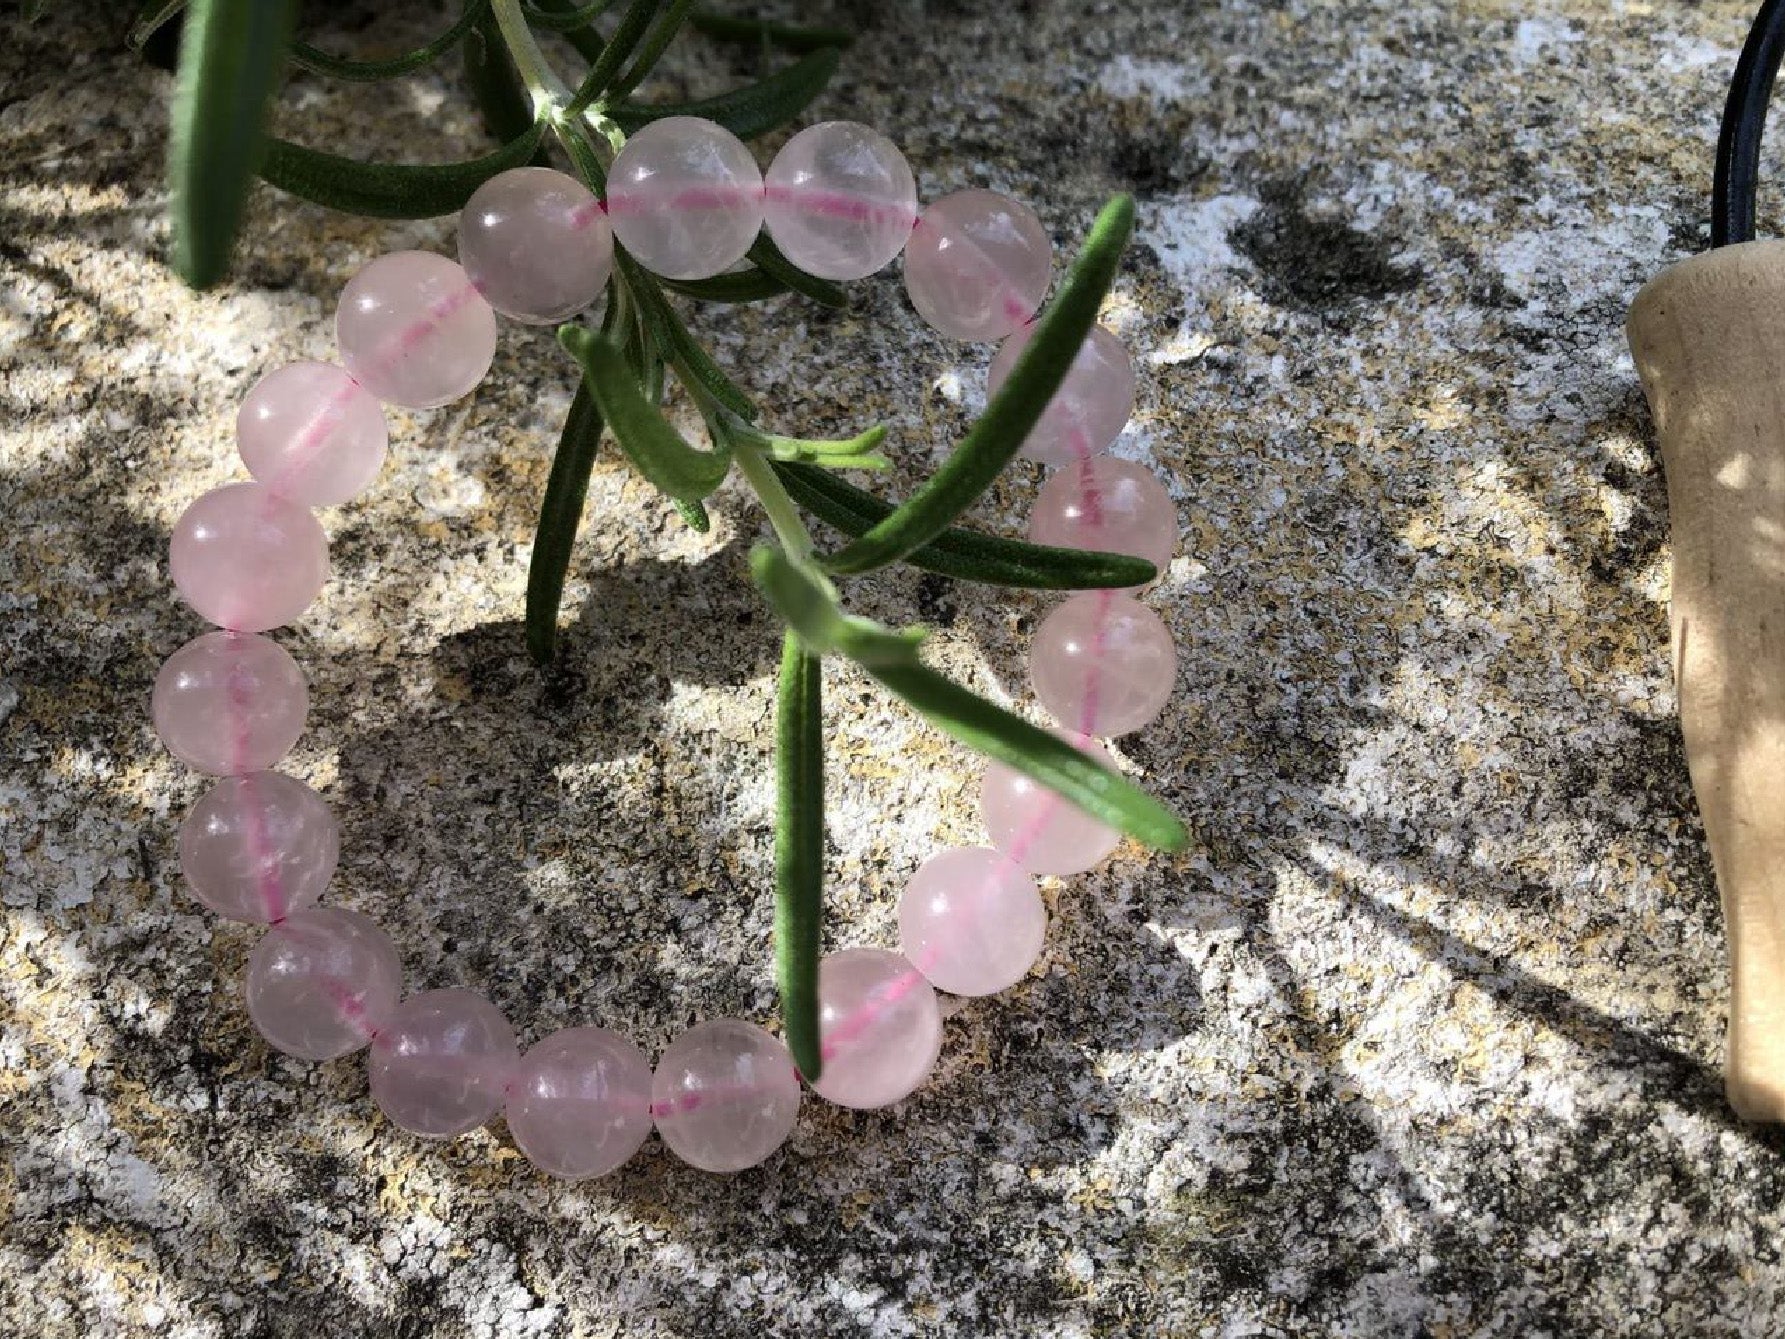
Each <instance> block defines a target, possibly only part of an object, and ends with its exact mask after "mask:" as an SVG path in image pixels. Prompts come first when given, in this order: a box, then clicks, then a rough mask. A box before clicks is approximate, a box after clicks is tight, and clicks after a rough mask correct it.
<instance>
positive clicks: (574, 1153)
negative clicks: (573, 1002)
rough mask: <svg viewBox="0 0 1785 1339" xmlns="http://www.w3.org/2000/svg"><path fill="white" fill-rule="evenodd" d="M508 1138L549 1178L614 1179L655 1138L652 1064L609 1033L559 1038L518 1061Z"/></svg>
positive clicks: (578, 1032)
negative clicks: (609, 1175)
mask: <svg viewBox="0 0 1785 1339" xmlns="http://www.w3.org/2000/svg"><path fill="white" fill-rule="evenodd" d="M508 1130H509V1133H510V1134H512V1135H513V1136H514V1141H515V1143H517V1144H519V1145H520V1148H521V1152H523V1153H525V1154H526V1155H527V1157H528V1158H529V1159H530V1160H531V1161H532V1163H533V1165H534V1166H535V1167H537V1168H539V1170H540V1171H542V1172H546V1173H547V1174H549V1175H551V1176H561V1177H563V1178H564V1179H565V1180H568V1181H580V1180H582V1179H583V1178H584V1177H588V1176H601V1175H604V1174H605V1173H607V1172H611V1171H613V1170H614V1169H615V1168H616V1167H618V1166H619V1165H620V1164H621V1163H623V1162H625V1161H626V1159H628V1158H630V1157H631V1156H632V1155H633V1154H634V1153H636V1152H638V1146H639V1145H640V1144H642V1143H644V1142H645V1136H646V1135H648V1134H649V1133H650V1132H651V1062H650V1061H648V1060H646V1059H645V1053H644V1052H643V1051H641V1050H639V1049H638V1047H636V1046H634V1045H633V1044H632V1043H631V1042H630V1041H628V1040H627V1039H626V1038H624V1037H622V1036H620V1035H619V1034H618V1033H617V1032H609V1031H608V1030H607V1029H606V1028H598V1027H573V1028H564V1029H563V1030H561V1031H558V1032H554V1033H552V1035H551V1036H549V1037H547V1038H546V1039H545V1040H544V1041H542V1042H540V1043H539V1044H538V1045H537V1046H535V1047H533V1049H532V1050H530V1051H528V1052H527V1054H526V1055H524V1056H522V1057H521V1067H520V1069H519V1070H518V1071H517V1072H516V1074H515V1078H514V1082H513V1083H512V1084H511V1085H510V1088H509V1096H508Z"/></svg>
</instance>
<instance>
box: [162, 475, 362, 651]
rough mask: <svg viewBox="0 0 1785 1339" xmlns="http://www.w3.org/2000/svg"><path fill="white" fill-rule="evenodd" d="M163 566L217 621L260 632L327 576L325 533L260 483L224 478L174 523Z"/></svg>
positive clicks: (290, 616)
mask: <svg viewBox="0 0 1785 1339" xmlns="http://www.w3.org/2000/svg"><path fill="white" fill-rule="evenodd" d="M167 565H168V571H169V573H170V574H171V575H172V576H173V579H174V585H175V586H177V587H179V590H180V594H181V595H182V596H183V597H185V600H186V603H187V604H189V605H191V606H192V607H193V608H194V609H196V610H197V611H198V612H199V614H200V615H201V616H202V617H203V618H205V619H206V620H208V621H209V622H212V623H215V624H216V625H217V626H218V627H220V628H229V629H232V630H233V631H236V632H265V631H266V630H267V629H268V628H276V627H279V626H281V625H282V624H285V623H290V622H292V621H293V620H294V619H296V618H297V617H298V615H300V614H302V613H303V612H304V610H306V609H308V608H309V607H310V602H311V601H312V600H314V599H315V598H316V596H317V595H318V593H320V592H321V590H322V583H323V582H324V581H326V580H328V537H327V536H325V535H324V534H323V533H322V527H321V526H320V525H318V524H317V523H316V518H315V517H314V516H312V515H311V514H310V512H309V510H308V509H307V508H306V507H303V506H301V505H300V504H298V503H296V502H293V501H291V500H290V499H289V498H282V497H280V496H278V494H276V493H273V492H272V491H270V490H269V489H268V488H267V487H266V486H265V485H264V484H257V483H255V484H225V485H224V486H223V487H221V488H213V489H212V490H211V491H210V492H208V493H206V494H205V495H204V496H203V497H201V498H199V499H198V500H197V501H196V502H194V503H193V504H192V505H191V506H190V507H188V508H186V511H185V513H184V514H183V515H182V516H181V517H180V519H179V521H178V522H177V523H176V524H175V525H174V533H173V540H172V542H171V543H170V544H169V545H168V562H167Z"/></svg>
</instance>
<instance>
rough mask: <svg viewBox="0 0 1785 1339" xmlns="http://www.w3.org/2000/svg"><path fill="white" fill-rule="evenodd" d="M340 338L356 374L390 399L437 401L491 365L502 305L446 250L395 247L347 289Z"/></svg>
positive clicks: (419, 405)
mask: <svg viewBox="0 0 1785 1339" xmlns="http://www.w3.org/2000/svg"><path fill="white" fill-rule="evenodd" d="M335 344H336V346H337V347H338V348H339V349H340V351H341V361H342V362H343V363H345V364H347V370H348V371H349V372H351V373H353V378H354V380H355V381H357V382H359V384H360V385H362V386H364V387H365V388H366V389H367V390H369V391H371V392H372V394H373V395H376V396H377V397H378V398H379V399H380V400H383V401H384V402H385V403H386V404H398V405H407V406H408V407H409V408H411V409H433V408H435V407H436V406H438V405H443V404H447V403H449V402H450V401H453V400H456V399H458V398H459V397H460V396H461V395H464V394H466V393H467V392H469V391H470V390H471V389H472V388H473V387H474V386H476V385H477V383H478V382H480V381H482V380H483V376H484V373H486V372H488V371H489V370H490V362H491V360H492V359H493V358H495V356H496V313H495V312H493V311H491V310H490V304H489V303H487V302H485V301H484V300H483V297H482V295H481V294H480V293H478V291H477V290H476V289H475V288H473V287H472V286H471V280H470V279H468V278H467V277H466V275H465V271H464V270H462V269H460V268H459V266H458V265H456V264H455V263H453V262H452V261H450V260H448V259H447V258H446V257H445V256H436V255H435V254H434V253H433V252H431V251H393V252H391V253H390V254H389V255H386V256H380V257H378V259H377V260H375V261H373V262H372V263H371V264H369V265H367V266H365V267H363V268H362V269H361V270H360V272H359V273H358V274H356V275H354V276H353V278H351V279H349V280H348V281H347V287H346V288H344V289H342V290H341V305H340V306H338V307H337V308H336V309H335Z"/></svg>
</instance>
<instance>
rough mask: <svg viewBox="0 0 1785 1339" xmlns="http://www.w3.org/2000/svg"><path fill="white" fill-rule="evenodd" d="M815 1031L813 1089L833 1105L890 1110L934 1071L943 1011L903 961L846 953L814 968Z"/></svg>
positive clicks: (875, 952)
mask: <svg viewBox="0 0 1785 1339" xmlns="http://www.w3.org/2000/svg"><path fill="white" fill-rule="evenodd" d="M818 1032H819V1046H820V1053H821V1054H822V1055H823V1057H824V1073H823V1074H822V1075H821V1076H820V1077H819V1079H818V1081H817V1082H815V1083H814V1084H813V1085H812V1089H813V1091H814V1092H816V1093H818V1094H819V1095H820V1096H822V1097H825V1098H827V1099H829V1100H830V1101H832V1102H835V1103H836V1104H837V1105H838V1106H845V1107H856V1108H858V1109H862V1110H867V1109H871V1108H874V1107H884V1106H891V1105H892V1104H893V1103H894V1102H897V1101H898V1100H899V1099H900V1098H903V1097H908V1096H910V1094H911V1093H912V1091H913V1090H915V1089H916V1087H917V1085H918V1084H920V1083H922V1082H923V1081H924V1080H925V1079H926V1078H928V1077H929V1074H930V1071H931V1070H932V1069H934V1068H935V1067H936V1057H937V1056H938V1055H939V1054H941V1051H942V1010H941V1008H940V1007H939V1006H938V1005H937V1003H936V992H935V990H934V988H933V987H931V985H930V983H929V982H928V981H926V980H924V977H923V973H922V972H920V971H918V970H917V968H915V967H913V966H912V965H911V964H910V963H909V962H907V961H905V959H904V958H903V957H902V956H901V955H899V954H897V953H888V952H887V951H886V950H885V949H878V948H850V949H844V950H843V951H842V952H841V953H832V954H830V955H829V956H827V957H825V958H824V959H823V960H821V961H820V962H819V964H818Z"/></svg>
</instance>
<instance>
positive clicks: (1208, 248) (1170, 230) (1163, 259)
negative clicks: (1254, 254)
mask: <svg viewBox="0 0 1785 1339" xmlns="http://www.w3.org/2000/svg"><path fill="white" fill-rule="evenodd" d="M1258 208H1259V202H1258V200H1257V199H1256V198H1254V197H1253V196H1250V195H1217V196H1213V197H1211V198H1210V199H1207V200H1182V201H1171V202H1168V203H1165V204H1158V205H1148V206H1144V207H1143V208H1142V210H1141V222H1140V226H1139V227H1138V228H1137V229H1136V230H1135V231H1136V233H1137V234H1138V235H1139V236H1141V237H1144V238H1145V239H1146V240H1147V242H1148V244H1149V245H1151V246H1152V248H1153V250H1154V251H1155V252H1156V253H1157V254H1158V256H1159V263H1160V265H1162V266H1163V267H1164V269H1165V273H1166V274H1167V275H1168V276H1169V277H1170V278H1171V280H1172V282H1173V283H1174V284H1176V285H1177V287H1178V288H1180V289H1182V290H1183V291H1184V292H1185V293H1187V294H1194V293H1196V292H1198V291H1200V290H1201V289H1204V288H1206V287H1208V286H1210V281H1211V280H1214V279H1216V278H1217V277H1219V276H1225V275H1227V274H1230V273H1232V272H1233V271H1235V270H1245V269H1249V268H1251V267H1250V266H1249V265H1248V264H1247V262H1246V261H1244V260H1243V259H1242V258H1241V257H1240V255H1239V253H1238V252H1236V251H1235V250H1234V249H1233V248H1232V247H1231V246H1229V245H1228V243H1227V234H1228V232H1229V231H1230V230H1232V229H1233V228H1234V227H1236V226H1237V225H1239V224H1241V223H1244V222H1245V221H1246V220H1247V219H1249V218H1251V217H1252V215H1253V214H1255V213H1257V212H1258Z"/></svg>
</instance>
